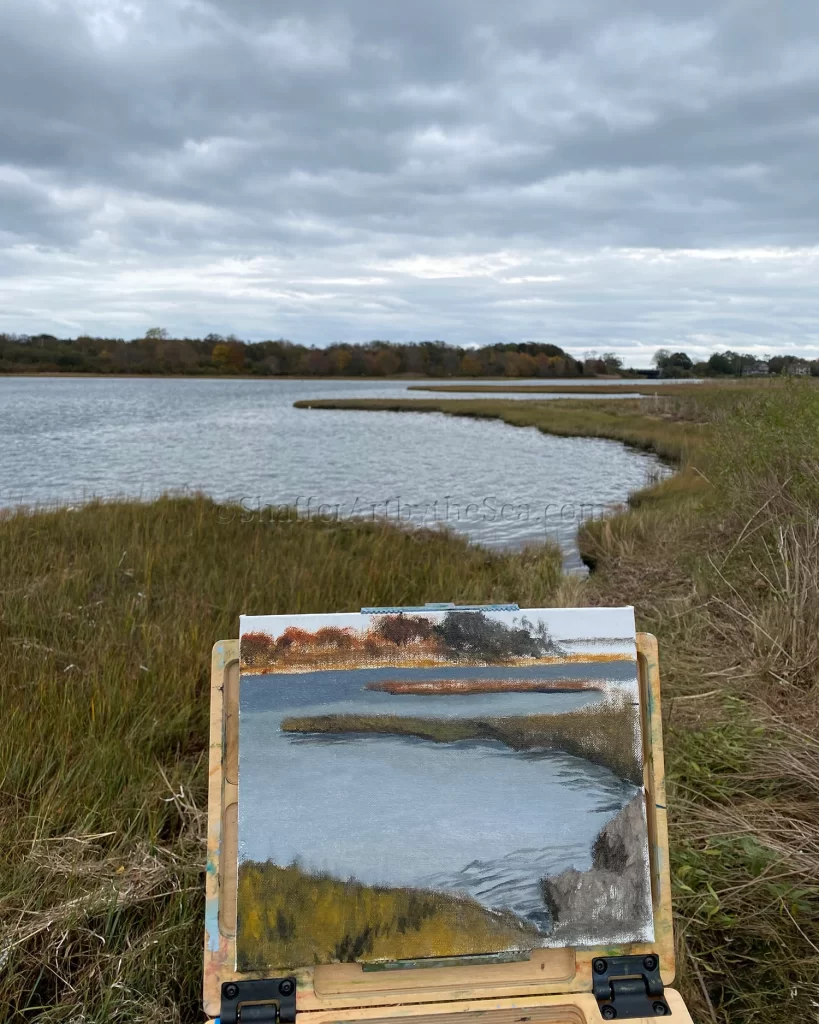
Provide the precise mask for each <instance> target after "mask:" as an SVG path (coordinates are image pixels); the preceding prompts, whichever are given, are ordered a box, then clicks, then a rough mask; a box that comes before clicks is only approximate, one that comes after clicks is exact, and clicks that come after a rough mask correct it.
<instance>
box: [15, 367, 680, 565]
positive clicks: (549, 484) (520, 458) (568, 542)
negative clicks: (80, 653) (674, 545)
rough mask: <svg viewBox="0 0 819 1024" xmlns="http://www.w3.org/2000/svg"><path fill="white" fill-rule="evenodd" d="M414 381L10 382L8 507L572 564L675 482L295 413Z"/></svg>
mask: <svg viewBox="0 0 819 1024" xmlns="http://www.w3.org/2000/svg"><path fill="white" fill-rule="evenodd" d="M409 383H417V382H413V381H408V382H403V381H402V382H400V383H397V382H386V383H381V382H378V381H360V382H356V381H256V380H235V381H232V380H198V379H194V380H183V379H152V380H151V379H148V380H132V379H82V378H0V414H1V415H2V431H0V505H5V506H9V505H17V504H27V505H32V504H51V503H56V502H60V503H63V502H80V501H84V500H88V499H89V498H92V497H115V496H125V497H139V498H143V499H149V498H152V497H155V496H156V495H158V494H160V493H162V492H164V491H168V490H172V491H182V490H201V491H204V492H206V493H208V494H210V495H212V496H213V497H214V498H216V499H218V500H219V501H228V500H230V501H240V502H242V503H243V505H244V506H245V509H246V510H248V514H250V513H251V512H260V514H264V510H265V509H266V508H269V507H270V506H271V505H275V506H278V505H284V504H288V505H294V506H296V507H297V508H298V509H299V512H300V514H301V515H302V516H308V515H309V516H316V515H322V516H325V517H328V518H340V519H345V518H350V517H363V518H373V517H384V516H386V517H387V518H390V519H393V520H400V521H404V522H410V523H413V524H416V525H425V526H436V525H448V526H449V527H451V528H452V529H454V530H456V531H458V532H461V533H464V534H466V535H467V536H468V537H470V538H471V539H472V540H474V541H477V542H479V543H481V544H484V545H487V546H489V547H514V546H518V545H520V544H522V543H526V542H531V541H540V540H544V539H553V540H556V541H557V542H558V543H559V544H560V545H561V547H562V548H563V550H564V553H565V555H566V561H567V565H568V566H569V567H577V566H579V559H578V555H577V550H576V546H575V535H576V530H577V526H578V525H579V523H580V522H581V521H582V520H583V519H585V518H588V517H589V516H599V515H602V514H605V513H606V512H607V511H609V510H611V509H612V508H613V507H614V506H616V505H617V504H619V503H622V502H623V501H624V500H625V499H626V497H627V495H628V494H629V493H630V492H631V491H633V490H635V489H637V488H639V487H641V486H642V485H643V484H644V483H645V482H646V480H647V479H648V478H649V476H650V475H651V474H660V475H662V474H663V473H664V472H666V471H665V470H664V469H663V467H662V466H661V464H660V463H659V461H658V460H657V459H655V458H654V457H653V456H650V455H646V454H642V453H639V452H635V451H630V450H628V449H626V448H624V447H623V446H622V445H620V444H618V443H617V442H613V441H602V440H595V439H586V438H558V437H549V436H546V435H543V434H540V433H538V432H537V431H536V430H534V429H518V428H512V427H508V426H506V425H504V424H501V423H495V422H491V421H485V422H482V421H476V420H466V419H464V420H459V419H457V418H452V417H445V416H443V415H439V414H425V415H407V414H400V413H371V412H349V411H339V412H336V411H330V410H326V411H318V410H299V409H294V408H293V402H294V401H296V400H298V399H300V398H311V397H313V398H325V397H326V398H332V397H349V398H355V397H372V398H377V397H383V398H391V397H402V396H404V397H406V396H407V395H408V392H407V390H406V389H407V385H408V384H409ZM525 383H528V382H525ZM530 383H537V382H536V381H532V382H530ZM575 383H581V382H575ZM627 383H628V382H624V387H626V385H627ZM570 386H572V385H570ZM625 393H628V392H627V391H626V392H624V394H625ZM409 395H410V396H411V395H412V393H411V392H410V393H409ZM451 397H453V398H454V397H462V398H468V397H469V396H468V395H461V396H456V395H453V396H451ZM518 397H521V398H523V397H525V396H518ZM543 399H544V400H551V399H550V398H549V397H548V396H543ZM590 400H593V399H592V398H590ZM294 528H298V527H297V526H294Z"/></svg>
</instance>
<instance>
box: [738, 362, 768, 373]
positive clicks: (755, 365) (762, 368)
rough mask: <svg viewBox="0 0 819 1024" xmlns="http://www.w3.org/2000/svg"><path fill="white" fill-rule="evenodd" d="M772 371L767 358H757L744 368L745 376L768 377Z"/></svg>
mask: <svg viewBox="0 0 819 1024" xmlns="http://www.w3.org/2000/svg"><path fill="white" fill-rule="evenodd" d="M770 372H771V368H770V366H769V365H768V360H767V359H755V360H754V361H753V362H752V363H748V365H747V366H743V368H742V376H743V377H767V376H768V374H769V373H770Z"/></svg>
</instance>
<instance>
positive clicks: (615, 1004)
mask: <svg viewBox="0 0 819 1024" xmlns="http://www.w3.org/2000/svg"><path fill="white" fill-rule="evenodd" d="M592 988H593V991H594V996H595V999H596V1000H597V1005H598V1006H599V1007H600V1016H601V1017H602V1018H603V1020H629V1019H631V1018H634V1017H668V1016H670V1014H671V1009H670V1007H669V1005H668V1003H667V1002H666V1000H665V996H664V995H663V991H664V989H663V979H662V978H661V977H660V958H659V957H658V956H657V955H656V954H655V953H649V954H648V955H646V956H598V957H595V958H594V960H592Z"/></svg>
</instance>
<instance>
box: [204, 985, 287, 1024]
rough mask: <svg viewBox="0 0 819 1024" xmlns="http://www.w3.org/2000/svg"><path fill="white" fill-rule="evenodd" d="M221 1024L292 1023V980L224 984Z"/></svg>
mask: <svg viewBox="0 0 819 1024" xmlns="http://www.w3.org/2000/svg"><path fill="white" fill-rule="evenodd" d="M219 1016H220V1021H221V1024H294V1022H295V1020H296V979H295V978H264V979H262V980H260V981H226V982H225V983H224V984H223V985H222V1006H221V1012H220V1015H219Z"/></svg>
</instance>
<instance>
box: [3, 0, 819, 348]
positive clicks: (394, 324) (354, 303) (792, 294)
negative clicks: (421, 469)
mask: <svg viewBox="0 0 819 1024" xmlns="http://www.w3.org/2000/svg"><path fill="white" fill-rule="evenodd" d="M0 36H2V38H3V59H2V62H0V330H6V331H18V332H29V333H35V332H38V331H48V332H51V333H54V334H58V335H62V336H67V335H73V334H77V333H83V332H85V333H92V334H104V335H114V336H121V337H133V336H137V335H139V334H141V333H142V332H143V331H144V330H145V329H146V328H148V327H151V326H164V327H166V328H168V329H169V330H171V331H172V332H174V333H187V334H190V335H198V334H204V333H207V332H209V331H217V332H222V333H227V332H230V331H233V332H235V333H236V334H238V335H239V336H240V337H243V338H247V339H253V340H256V339H261V338H267V337H280V336H284V337H288V338H290V339H291V340H293V341H298V342H304V343H308V344H318V345H323V344H327V343H329V342H332V341H339V340H346V341H363V340H368V339H371V338H391V339H393V340H396V341H408V340H421V339H426V338H442V339H445V340H447V341H450V342H453V343H457V344H473V343H474V344H485V343H487V342H493V341H523V340H530V339H531V340H537V341H550V342H554V343H557V344H560V345H563V346H564V347H566V348H567V349H569V350H570V351H572V352H574V353H576V354H582V353H584V352H586V351H590V350H596V351H598V352H602V351H606V350H615V351H617V352H619V353H620V354H621V355H623V356H624V357H625V358H626V359H627V361H629V362H631V363H634V364H638V365H641V364H646V363H647V361H648V359H649V358H650V355H651V353H653V352H654V350H655V349H656V348H657V347H659V346H667V347H674V348H677V347H680V348H684V349H686V350H687V351H688V352H689V353H690V354H691V355H693V356H696V355H700V354H706V353H709V352H711V351H713V350H714V349H723V348H726V347H731V348H738V349H742V350H746V351H753V352H756V353H758V354H764V353H768V352H775V351H781V350H787V351H794V352H800V353H802V354H811V353H813V354H815V353H817V352H819V313H817V299H818V298H819V290H818V289H817V283H818V281H817V268H818V267H819V259H818V258H817V257H818V256H819V246H817V242H818V241H819V236H818V235H817V229H818V228H819V202H817V198H818V197H817V181H818V180H819V178H817V174H818V173H819V146H817V138H819V4H817V3H816V2H815V0H761V2H755V0H734V2H730V3H729V2H719V0H707V2H699V0H667V2H664V3H661V4H658V3H656V0H651V2H639V0H503V2H499V0H292V2H291V0H259V2H255V0H2V3H0Z"/></svg>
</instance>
